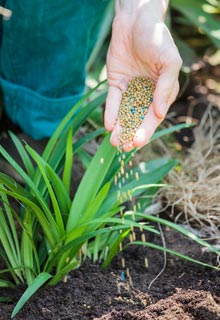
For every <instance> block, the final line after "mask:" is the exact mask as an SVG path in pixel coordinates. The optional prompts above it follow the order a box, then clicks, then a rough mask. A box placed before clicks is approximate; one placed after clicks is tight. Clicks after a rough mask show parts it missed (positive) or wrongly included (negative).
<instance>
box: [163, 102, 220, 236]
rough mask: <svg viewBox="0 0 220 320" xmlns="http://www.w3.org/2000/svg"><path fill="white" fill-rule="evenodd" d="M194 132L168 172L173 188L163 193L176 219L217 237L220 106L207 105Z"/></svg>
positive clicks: (219, 220)
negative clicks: (191, 143) (187, 148)
mask: <svg viewBox="0 0 220 320" xmlns="http://www.w3.org/2000/svg"><path fill="white" fill-rule="evenodd" d="M214 112H216V113H217V115H218V117H216V115H215V116H213V113H214ZM194 132H195V142H194V144H193V145H192V147H191V149H190V150H189V151H188V154H186V155H185V158H184V159H182V160H181V161H180V166H179V167H177V168H176V169H175V170H172V171H171V172H170V173H169V174H168V178H167V182H168V183H169V184H170V185H172V188H166V189H163V190H162V196H165V199H166V201H167V203H168V205H169V206H171V208H172V210H171V215H172V217H173V218H175V221H176V222H178V223H180V222H181V223H184V224H186V225H188V226H189V227H192V228H196V229H197V230H199V232H200V234H201V235H205V236H206V237H208V238H220V120H219V110H218V109H217V108H216V107H214V106H212V105H210V106H208V108H207V111H206V112H205V114H204V116H203V118H202V120H201V123H200V125H199V126H198V127H197V128H195V131H194Z"/></svg>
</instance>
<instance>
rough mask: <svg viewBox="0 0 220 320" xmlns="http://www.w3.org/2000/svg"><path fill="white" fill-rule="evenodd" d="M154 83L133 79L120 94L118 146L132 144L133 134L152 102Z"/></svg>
mask: <svg viewBox="0 0 220 320" xmlns="http://www.w3.org/2000/svg"><path fill="white" fill-rule="evenodd" d="M154 90H155V84H154V82H153V81H152V80H151V79H149V78H146V77H142V76H139V77H135V78H134V79H132V80H130V81H129V82H128V88H127V90H126V91H124V92H123V93H122V100H121V105H120V108H119V115H118V119H119V122H120V126H121V132H120V145H119V148H121V147H122V145H123V144H124V143H125V142H130V143H132V141H133V138H134V136H135V133H136V131H137V129H138V128H139V126H140V125H141V123H142V122H143V120H144V117H145V115H146V114H147V111H148V108H149V106H150V105H151V103H152V102H153V94H154Z"/></svg>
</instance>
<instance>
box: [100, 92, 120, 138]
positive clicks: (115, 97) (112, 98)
mask: <svg viewBox="0 0 220 320" xmlns="http://www.w3.org/2000/svg"><path fill="white" fill-rule="evenodd" d="M121 97H122V92H121V90H120V89H119V88H117V87H114V86H110V87H109V89H108V95H107V99H106V106H105V115H104V123H105V128H106V130H108V131H110V132H111V131H112V130H113V128H114V126H115V124H116V120H117V116H118V111H119V106H120V103H121Z"/></svg>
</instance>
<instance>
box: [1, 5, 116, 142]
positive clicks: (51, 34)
mask: <svg viewBox="0 0 220 320" xmlns="http://www.w3.org/2000/svg"><path fill="white" fill-rule="evenodd" d="M109 1H110V0H81V1H80V0H68V1H63V0H5V1H2V0H0V5H3V6H5V7H6V8H8V9H10V10H12V16H11V18H10V19H9V20H4V19H3V20H2V24H1V27H0V31H1V38H0V40H1V47H0V85H1V88H2V90H3V96H4V105H5V106H4V107H5V111H6V113H7V114H8V116H9V117H10V118H11V120H12V121H13V122H15V123H16V124H18V125H19V126H20V127H21V128H22V130H23V131H24V132H25V133H27V134H29V135H30V136H31V137H32V138H34V139H41V138H45V137H49V136H51V135H52V133H53V132H54V130H55V129H56V127H57V125H58V124H59V123H60V121H61V120H62V118H63V117H64V116H65V115H66V114H67V112H68V111H69V110H70V109H71V107H72V106H73V105H74V104H75V103H76V101H77V100H79V99H80V98H81V96H82V94H83V92H84V87H85V76H86V71H85V66H86V62H87V60H88V57H89V55H90V53H91V51H92V48H93V47H94V45H95V42H96V40H97V37H98V33H99V29H100V26H101V22H102V18H103V13H104V10H105V8H106V6H107V4H108V3H109Z"/></svg>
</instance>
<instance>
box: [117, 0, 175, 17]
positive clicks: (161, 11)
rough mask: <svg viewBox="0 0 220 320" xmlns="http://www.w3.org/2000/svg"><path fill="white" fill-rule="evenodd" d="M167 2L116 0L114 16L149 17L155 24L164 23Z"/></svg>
mask: <svg viewBox="0 0 220 320" xmlns="http://www.w3.org/2000/svg"><path fill="white" fill-rule="evenodd" d="M168 3H169V0H116V1H115V11H116V16H123V15H126V16H127V15H128V16H129V17H130V19H131V21H132V18H136V17H146V18H149V16H150V17H151V20H153V21H155V22H161V21H164V19H165V15H166V11H167V7H168Z"/></svg>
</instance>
